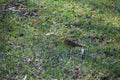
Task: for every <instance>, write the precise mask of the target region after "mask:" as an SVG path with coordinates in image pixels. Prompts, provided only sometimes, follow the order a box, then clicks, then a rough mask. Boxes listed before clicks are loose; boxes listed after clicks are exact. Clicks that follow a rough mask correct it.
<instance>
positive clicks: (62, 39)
mask: <svg viewBox="0 0 120 80" xmlns="http://www.w3.org/2000/svg"><path fill="white" fill-rule="evenodd" d="M60 40H61V41H62V42H63V43H64V44H65V45H67V46H69V47H71V48H73V47H85V45H83V44H78V43H76V42H75V41H72V40H69V39H66V38H64V37H61V38H60Z"/></svg>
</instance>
